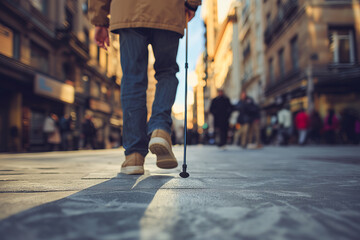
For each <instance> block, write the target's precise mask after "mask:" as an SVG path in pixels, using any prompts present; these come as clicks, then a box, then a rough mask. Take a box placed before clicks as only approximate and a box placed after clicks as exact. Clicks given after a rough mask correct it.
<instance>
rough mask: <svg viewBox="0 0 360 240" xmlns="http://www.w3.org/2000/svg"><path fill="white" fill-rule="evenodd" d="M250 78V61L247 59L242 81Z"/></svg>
mask: <svg viewBox="0 0 360 240" xmlns="http://www.w3.org/2000/svg"><path fill="white" fill-rule="evenodd" d="M251 77H252V59H251V58H249V59H248V60H247V61H246V62H245V73H244V79H245V80H248V79H249V78H251Z"/></svg>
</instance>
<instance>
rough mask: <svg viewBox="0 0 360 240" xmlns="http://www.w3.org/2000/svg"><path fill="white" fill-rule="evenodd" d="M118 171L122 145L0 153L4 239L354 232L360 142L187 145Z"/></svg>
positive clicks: (359, 209) (359, 213)
mask: <svg viewBox="0 0 360 240" xmlns="http://www.w3.org/2000/svg"><path fill="white" fill-rule="evenodd" d="M182 150H183V149H182V147H181V146H178V147H175V148H174V152H175V155H176V156H177V157H178V159H179V160H180V166H179V167H178V168H176V169H173V170H161V169H158V168H156V166H155V161H156V160H155V157H154V156H153V155H148V157H147V159H146V163H145V169H146V173H145V174H144V175H142V176H127V175H122V174H120V173H119V170H120V165H121V162H122V161H123V160H124V157H123V150H121V149H118V150H108V151H106V150H101V151H80V152H66V153H61V152H57V153H42V154H14V155H11V154H8V155H0V212H1V213H0V217H1V220H0V236H1V239H47V240H49V239H50V240H52V239H144V240H148V239H261V240H263V239H359V236H360V224H359V223H360V148H359V147H358V146H353V147H350V146H349V147H327V146H317V147H316V146H310V147H286V148H281V147H266V148H264V149H261V150H242V149H240V148H238V147H235V146H230V147H228V148H227V150H225V151H223V150H220V149H218V148H217V147H214V146H189V149H188V169H189V172H190V178H187V179H182V178H180V177H179V175H178V173H179V172H180V171H181V161H182V156H183V155H182Z"/></svg>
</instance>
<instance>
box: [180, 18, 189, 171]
mask: <svg viewBox="0 0 360 240" xmlns="http://www.w3.org/2000/svg"><path fill="white" fill-rule="evenodd" d="M185 29H186V38H185V120H184V162H183V165H182V169H183V171H182V172H181V173H180V174H179V175H180V177H182V178H187V177H189V176H190V174H189V173H187V172H186V168H187V165H186V132H187V75H188V68H189V64H188V39H189V29H188V15H187V14H186V28H185Z"/></svg>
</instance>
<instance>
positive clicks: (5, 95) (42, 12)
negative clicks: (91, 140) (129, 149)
mask: <svg viewBox="0 0 360 240" xmlns="http://www.w3.org/2000/svg"><path fill="white" fill-rule="evenodd" d="M93 36H94V28H93V27H92V26H91V25H90V22H89V20H88V17H87V1H85V0H72V1H69V0H59V1H46V0H30V1H27V0H26V1H25V0H16V1H13V0H11V1H10V0H4V1H1V2H0V41H1V44H0V63H1V64H0V79H1V81H0V151H14V152H20V151H42V150H45V149H46V147H45V144H46V141H45V136H44V133H43V131H42V128H43V123H44V119H45V117H46V116H47V115H48V114H49V113H55V114H57V115H58V116H59V117H60V116H63V115H64V114H69V115H70V116H71V117H72V119H73V125H74V127H73V132H72V134H71V139H69V140H71V148H72V149H79V148H80V147H81V146H79V142H80V138H81V125H82V122H83V119H84V117H85V115H91V116H93V121H94V124H95V126H96V128H97V147H98V148H105V147H109V141H108V139H109V137H110V134H111V133H112V134H113V133H114V132H118V133H119V132H120V126H121V122H122V120H121V119H122V118H121V115H122V114H121V103H120V79H121V74H122V73H121V68H120V57H119V56H120V54H119V41H118V38H117V36H114V35H112V36H111V46H110V47H109V49H108V51H105V50H103V49H99V48H98V47H97V46H96V45H95V43H94V42H93V41H92V39H93ZM119 134H120V133H119Z"/></svg>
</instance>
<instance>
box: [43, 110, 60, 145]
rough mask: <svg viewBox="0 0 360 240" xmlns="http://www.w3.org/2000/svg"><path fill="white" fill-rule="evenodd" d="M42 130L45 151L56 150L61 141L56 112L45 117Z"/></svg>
mask: <svg viewBox="0 0 360 240" xmlns="http://www.w3.org/2000/svg"><path fill="white" fill-rule="evenodd" d="M43 131H44V133H45V134H46V143H47V151H49V152H50V151H54V150H57V148H58V146H59V144H60V143H61V136H60V128H59V118H58V116H57V115H56V114H54V113H51V114H49V116H47V117H46V119H45V122H44V127H43Z"/></svg>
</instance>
